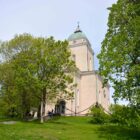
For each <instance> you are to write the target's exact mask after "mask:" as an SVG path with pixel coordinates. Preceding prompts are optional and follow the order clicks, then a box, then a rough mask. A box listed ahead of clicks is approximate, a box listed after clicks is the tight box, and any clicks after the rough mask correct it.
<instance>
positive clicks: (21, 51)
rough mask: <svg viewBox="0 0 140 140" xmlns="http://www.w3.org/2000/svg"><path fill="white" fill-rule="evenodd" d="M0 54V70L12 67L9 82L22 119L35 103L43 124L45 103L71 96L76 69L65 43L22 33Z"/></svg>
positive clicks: (4, 46) (3, 46)
mask: <svg viewBox="0 0 140 140" xmlns="http://www.w3.org/2000/svg"><path fill="white" fill-rule="evenodd" d="M1 54H2V55H3V56H4V58H3V60H4V61H3V62H2V64H1V67H2V65H3V64H7V65H12V71H13V72H14V74H13V79H12V80H13V81H14V82H12V83H14V89H16V90H14V92H16V96H17V97H19V98H18V99H20V101H21V102H20V103H21V106H22V111H23V115H24V116H23V117H25V116H26V114H27V113H28V112H29V111H30V108H31V107H32V106H33V105H34V104H37V105H40V106H41V108H40V111H41V112H40V115H41V122H43V115H44V114H43V112H44V110H45V104H46V103H47V101H48V100H53V99H59V98H70V97H72V94H73V90H70V88H73V87H74V84H73V75H72V74H73V73H74V72H75V70H76V68H75V64H74V62H73V61H72V60H71V59H70V56H71V53H70V51H69V48H68V43H67V41H55V40H54V39H53V38H52V37H51V38H35V37H32V36H31V35H29V34H23V35H19V36H16V37H15V38H14V39H12V40H11V41H9V42H6V43H4V44H2V49H1ZM1 74H3V71H1ZM2 81H5V77H3V78H2V79H1V85H2V87H3V86H4V83H3V82H2ZM5 82H6V81H5ZM5 93H7V90H6V91H5ZM38 101H39V103H38ZM24 109H25V110H24Z"/></svg>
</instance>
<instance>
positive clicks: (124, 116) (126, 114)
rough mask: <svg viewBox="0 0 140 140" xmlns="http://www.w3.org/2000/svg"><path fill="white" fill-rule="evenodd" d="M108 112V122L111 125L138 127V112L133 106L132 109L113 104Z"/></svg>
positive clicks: (139, 119)
mask: <svg viewBox="0 0 140 140" xmlns="http://www.w3.org/2000/svg"><path fill="white" fill-rule="evenodd" d="M110 112H111V117H110V121H111V122H112V123H117V124H120V125H127V126H131V127H139V126H140V116H139V113H140V112H138V111H136V110H135V108H134V106H133V107H132V106H124V105H118V104H115V105H111V106H110Z"/></svg>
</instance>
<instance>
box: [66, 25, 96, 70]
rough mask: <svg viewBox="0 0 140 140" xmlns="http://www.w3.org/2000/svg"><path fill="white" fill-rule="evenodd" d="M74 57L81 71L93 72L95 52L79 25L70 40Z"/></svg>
mask: <svg viewBox="0 0 140 140" xmlns="http://www.w3.org/2000/svg"><path fill="white" fill-rule="evenodd" d="M68 41H69V47H70V49H71V51H72V57H73V59H74V60H75V62H76V66H77V68H79V70H80V71H93V69H94V52H93V50H92V48H91V44H90V42H89V40H88V39H87V37H86V35H85V34H84V33H83V32H82V30H80V27H79V25H78V26H77V28H76V30H75V31H74V33H73V34H71V35H70V36H69V38H68Z"/></svg>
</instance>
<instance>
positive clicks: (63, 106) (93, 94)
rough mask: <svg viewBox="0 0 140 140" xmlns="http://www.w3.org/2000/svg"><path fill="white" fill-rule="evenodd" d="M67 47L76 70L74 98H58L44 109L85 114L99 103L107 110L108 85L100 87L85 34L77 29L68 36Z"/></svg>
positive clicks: (99, 77)
mask: <svg viewBox="0 0 140 140" xmlns="http://www.w3.org/2000/svg"><path fill="white" fill-rule="evenodd" d="M68 41H69V47H70V50H71V53H72V58H73V59H74V61H75V63H76V66H77V68H78V71H77V73H76V75H75V77H74V81H75V83H76V84H77V86H76V88H75V91H74V92H75V93H74V98H73V99H71V100H60V101H59V102H58V103H57V104H56V105H54V104H50V105H49V108H48V105H47V106H46V111H45V112H48V111H51V110H53V111H54V112H55V113H60V114H64V115H86V114H87V113H88V112H89V110H90V108H91V107H92V106H93V105H95V104H96V103H99V104H101V105H102V107H103V108H104V109H105V111H108V109H109V106H110V99H109V97H110V94H109V85H107V86H106V87H104V88H103V87H102V83H103V81H102V77H101V76H100V75H98V74H97V71H95V69H94V51H93V50H92V48H91V44H90V42H89V40H88V38H87V37H86V35H85V34H84V33H83V32H82V30H80V28H79V25H78V27H77V29H76V30H75V31H74V33H73V34H71V35H70V36H69V37H68Z"/></svg>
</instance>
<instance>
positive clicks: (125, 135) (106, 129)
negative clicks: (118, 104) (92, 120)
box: [97, 125, 140, 140]
mask: <svg viewBox="0 0 140 140" xmlns="http://www.w3.org/2000/svg"><path fill="white" fill-rule="evenodd" d="M97 133H98V135H99V137H100V138H105V139H107V140H140V129H138V128H128V127H124V126H117V125H106V126H105V125H103V126H100V127H99V128H98V131H97Z"/></svg>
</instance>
